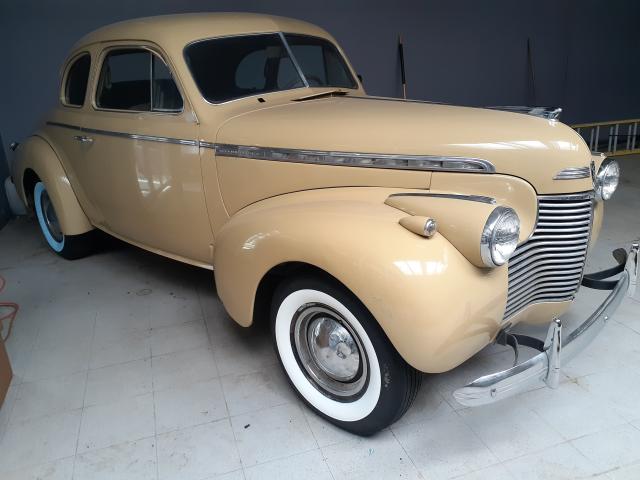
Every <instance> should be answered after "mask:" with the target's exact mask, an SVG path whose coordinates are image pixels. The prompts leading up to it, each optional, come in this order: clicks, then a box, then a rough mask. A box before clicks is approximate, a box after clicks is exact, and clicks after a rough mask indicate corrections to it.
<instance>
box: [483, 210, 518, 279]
mask: <svg viewBox="0 0 640 480" xmlns="http://www.w3.org/2000/svg"><path fill="white" fill-rule="evenodd" d="M519 237H520V219H519V218H518V214H517V213H516V212H515V210H513V208H509V207H496V208H495V209H494V210H493V212H491V214H490V215H489V218H488V219H487V223H485V225H484V229H483V230H482V237H481V238H480V256H481V257H482V261H483V262H484V263H485V265H486V266H487V267H497V266H499V265H503V264H504V263H506V262H507V260H509V257H511V255H512V254H513V252H514V251H515V249H516V247H517V246H518V238H519Z"/></svg>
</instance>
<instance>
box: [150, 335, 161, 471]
mask: <svg viewBox="0 0 640 480" xmlns="http://www.w3.org/2000/svg"><path fill="white" fill-rule="evenodd" d="M149 348H151V347H149ZM149 362H151V365H150V367H151V395H152V397H151V398H152V400H153V443H154V451H155V454H156V479H160V460H159V458H158V416H157V413H156V389H155V385H154V375H153V357H151V358H150V359H149Z"/></svg>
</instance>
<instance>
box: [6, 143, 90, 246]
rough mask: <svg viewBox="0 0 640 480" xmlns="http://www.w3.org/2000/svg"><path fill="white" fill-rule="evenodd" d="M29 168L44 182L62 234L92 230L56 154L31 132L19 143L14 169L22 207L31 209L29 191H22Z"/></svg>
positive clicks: (78, 233) (75, 233) (76, 233)
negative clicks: (29, 135) (30, 134)
mask: <svg viewBox="0 0 640 480" xmlns="http://www.w3.org/2000/svg"><path fill="white" fill-rule="evenodd" d="M29 171H33V172H34V173H35V175H37V177H38V178H39V179H40V180H41V181H42V182H43V183H44V185H45V187H46V189H47V193H48V194H49V197H50V198H51V202H52V203H53V207H54V208H55V210H56V214H57V216H58V220H59V221H60V228H61V229H62V231H63V232H64V233H65V235H80V234H82V233H85V232H88V231H89V230H92V229H93V226H92V225H91V223H90V222H89V219H88V218H87V216H86V215H85V213H84V211H83V210H82V208H81V207H80V204H79V203H78V199H77V198H76V195H75V193H74V192H73V189H72V188H71V183H69V179H68V178H67V174H66V172H65V171H64V168H63V167H62V164H61V163H60V160H59V159H58V156H57V155H56V153H55V152H54V150H53V148H51V146H50V145H49V143H47V142H46V141H45V140H44V139H43V138H41V137H39V136H35V135H34V136H31V137H29V138H28V139H27V140H25V141H24V142H23V143H21V144H20V145H19V147H18V149H17V150H16V163H15V169H14V181H15V185H16V190H17V191H18V195H19V196H20V198H21V199H22V201H23V202H24V204H25V206H27V207H28V208H29V207H31V208H32V207H33V205H29V195H31V193H32V192H27V191H25V183H29V181H30V179H26V178H25V175H27V176H28V175H29V174H28V173H27V172H29ZM25 180H27V182H25Z"/></svg>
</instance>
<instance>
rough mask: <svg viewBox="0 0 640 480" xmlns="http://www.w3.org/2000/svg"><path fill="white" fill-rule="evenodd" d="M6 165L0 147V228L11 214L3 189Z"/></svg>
mask: <svg viewBox="0 0 640 480" xmlns="http://www.w3.org/2000/svg"><path fill="white" fill-rule="evenodd" d="M0 145H2V135H0ZM7 167H8V165H7V161H6V160H5V158H4V150H3V149H2V148H0V228H2V227H4V226H5V224H6V223H7V220H9V217H10V215H11V211H10V209H9V202H8V201H7V195H6V193H5V191H4V179H5V178H7V175H8V174H9V169H8V168H7Z"/></svg>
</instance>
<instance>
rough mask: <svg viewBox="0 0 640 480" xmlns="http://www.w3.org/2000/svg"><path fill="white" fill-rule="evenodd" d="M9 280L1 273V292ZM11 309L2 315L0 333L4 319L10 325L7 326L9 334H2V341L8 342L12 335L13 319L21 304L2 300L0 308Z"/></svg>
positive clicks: (0, 316)
mask: <svg viewBox="0 0 640 480" xmlns="http://www.w3.org/2000/svg"><path fill="white" fill-rule="evenodd" d="M6 284H7V281H6V280H5V279H4V277H3V276H2V275H0V293H2V291H3V290H4V287H5V285H6ZM5 308H6V309H9V313H6V314H4V315H0V333H1V332H2V330H3V327H4V321H5V320H8V321H9V327H8V328H7V334H6V335H4V336H2V341H3V342H6V341H7V340H8V339H9V336H10V335H11V330H13V321H14V320H15V319H16V315H17V314H18V310H20V305H18V304H17V303H14V302H0V309H5Z"/></svg>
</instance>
